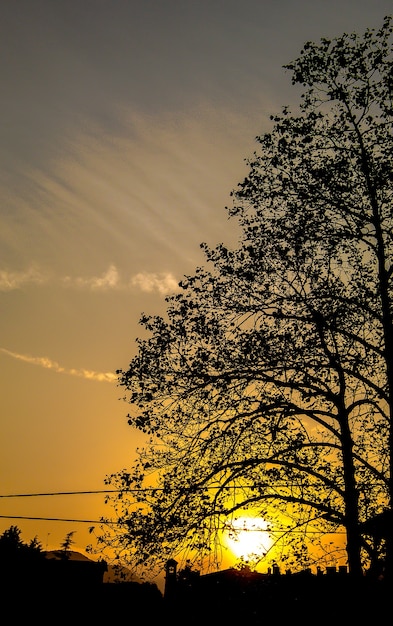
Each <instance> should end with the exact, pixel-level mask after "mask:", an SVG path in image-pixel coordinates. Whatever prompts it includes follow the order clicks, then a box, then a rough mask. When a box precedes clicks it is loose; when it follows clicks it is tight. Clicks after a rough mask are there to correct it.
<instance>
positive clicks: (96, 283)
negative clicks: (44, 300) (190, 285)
mask: <svg viewBox="0 0 393 626" xmlns="http://www.w3.org/2000/svg"><path fill="white" fill-rule="evenodd" d="M50 280H52V281H56V278H55V277H54V276H50V275H49V273H45V272H43V271H41V270H38V269H36V268H29V269H27V270H26V271H24V272H16V271H12V270H0V291H3V292H5V291H15V290H17V289H22V288H23V287H26V286H28V285H38V286H42V285H45V284H48V283H49V282H50ZM57 282H58V283H59V284H60V285H64V286H65V287H71V288H72V287H73V288H77V289H84V288H85V289H87V290H88V291H102V292H104V291H116V290H117V291H125V290H128V291H130V290H135V289H138V290H140V291H143V292H145V293H153V292H156V293H159V294H160V295H167V294H168V293H173V292H175V291H178V289H179V281H178V280H177V279H176V278H175V276H173V274H171V273H170V272H161V273H157V272H138V273H137V274H135V275H133V276H131V278H130V279H129V280H122V278H121V276H120V273H119V271H118V269H117V267H116V266H115V265H114V264H111V265H110V266H109V267H108V269H107V270H106V271H105V272H103V274H101V275H100V276H76V277H73V276H65V277H63V278H60V280H59V281H57Z"/></svg>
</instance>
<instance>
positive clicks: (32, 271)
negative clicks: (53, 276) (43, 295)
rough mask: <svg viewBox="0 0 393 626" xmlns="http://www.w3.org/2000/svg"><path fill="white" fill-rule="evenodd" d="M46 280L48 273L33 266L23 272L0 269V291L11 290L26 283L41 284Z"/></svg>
mask: <svg viewBox="0 0 393 626" xmlns="http://www.w3.org/2000/svg"><path fill="white" fill-rule="evenodd" d="M48 280H49V276H48V274H46V273H44V272H42V271H41V270H39V269H37V268H35V267H30V268H28V269H27V270H25V271H24V272H15V271H9V270H0V291H13V290H15V289H20V288H21V287H24V286H25V285H28V284H35V285H42V284H44V283H46V282H48Z"/></svg>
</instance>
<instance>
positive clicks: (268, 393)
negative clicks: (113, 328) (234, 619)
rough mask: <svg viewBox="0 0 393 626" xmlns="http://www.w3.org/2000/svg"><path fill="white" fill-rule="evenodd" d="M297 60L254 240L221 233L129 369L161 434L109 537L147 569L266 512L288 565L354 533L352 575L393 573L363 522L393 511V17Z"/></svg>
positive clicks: (137, 413) (214, 546)
mask: <svg viewBox="0 0 393 626" xmlns="http://www.w3.org/2000/svg"><path fill="white" fill-rule="evenodd" d="M286 68H287V69H288V70H290V71H291V72H292V82H293V84H299V85H301V86H302V87H303V91H304V92H303V95H302V98H301V101H300V104H299V109H298V111H297V112H296V113H292V112H291V111H290V110H289V109H288V108H287V107H284V108H283V110H282V112H281V113H279V114H277V115H273V116H272V117H271V130H270V132H267V133H265V134H263V135H261V136H259V137H257V142H258V148H257V150H256V152H255V154H254V155H253V157H252V158H250V159H249V161H248V165H249V174H248V176H247V177H246V179H245V180H244V181H243V182H242V183H241V184H239V186H238V188H237V189H236V190H235V191H234V192H233V193H232V197H233V206H231V207H230V208H229V209H228V212H229V215H230V217H231V218H232V219H237V220H238V222H239V225H240V229H241V235H240V238H239V244H238V247H237V248H235V249H229V248H228V247H227V246H225V245H224V244H219V245H217V247H215V248H213V249H211V248H209V247H208V246H207V245H205V244H202V247H203V249H204V252H205V255H206V266H205V267H199V268H197V269H196V271H195V274H194V275H192V276H187V277H185V278H184V280H183V281H182V282H181V283H180V287H181V290H180V293H178V294H175V295H173V296H169V297H168V298H167V315H166V316H165V317H161V316H147V315H142V317H141V320H140V323H141V325H142V327H143V328H144V329H145V331H147V333H148V338H147V339H139V340H138V342H137V348H138V349H137V354H136V356H135V357H133V358H132V360H131V363H130V366H129V369H127V370H125V371H124V370H119V371H118V375H119V383H120V385H121V386H123V387H124V389H125V399H127V401H129V403H130V404H131V407H132V408H131V409H130V413H129V415H128V420H129V424H130V425H131V426H132V427H134V428H137V429H139V430H140V431H142V432H144V433H146V435H147V437H148V443H147V444H146V447H145V448H143V449H141V450H139V457H138V460H137V461H136V463H135V465H134V466H133V467H132V468H131V470H127V469H124V470H123V471H120V472H118V473H116V474H113V475H111V476H108V477H107V479H106V482H107V484H111V485H112V486H113V487H115V488H116V489H118V490H119V491H120V493H119V494H117V495H116V496H109V497H108V502H109V503H110V504H111V505H113V507H114V510H115V514H116V516H117V519H118V522H119V524H120V530H116V531H115V532H109V533H107V532H105V531H104V530H103V532H102V535H100V536H99V543H100V544H101V545H103V544H105V545H110V546H112V548H114V549H115V550H116V551H117V554H118V555H119V556H121V558H123V559H125V560H126V561H127V562H129V563H137V564H140V565H142V566H144V567H146V566H147V565H149V566H150V567H154V566H155V565H157V567H162V564H163V563H164V562H165V560H166V559H167V558H169V557H172V556H174V555H176V554H184V555H185V558H192V556H193V555H194V556H195V555H197V556H198V558H200V559H204V558H210V559H213V560H217V561H219V559H220V552H219V543H220V536H222V532H223V531H224V529H225V527H226V526H228V524H230V520H231V519H233V517H234V516H237V515H239V516H240V515H242V514H244V512H245V511H251V512H252V514H254V515H258V516H261V517H263V518H264V519H266V520H270V522H271V529H272V535H273V537H274V539H275V541H276V545H275V558H276V559H278V560H280V561H281V562H282V563H284V564H287V565H290V566H292V567H293V566H296V561H298V563H299V565H301V566H304V565H305V564H310V563H311V559H313V558H316V555H317V554H318V545H320V546H323V551H324V552H323V553H324V554H325V555H326V554H327V552H328V551H329V545H328V543H327V542H326V541H325V539H324V538H326V533H334V532H336V531H343V532H345V535H346V559H347V563H348V567H349V571H350V573H351V574H352V575H354V576H360V575H362V574H363V572H364V570H365V569H366V570H367V569H370V568H371V567H372V566H373V565H375V563H376V562H377V561H378V562H381V560H382V562H383V563H384V575H385V576H386V577H388V576H391V574H392V559H393V538H392V532H393V531H392V527H391V526H390V528H389V529H388V530H387V532H386V533H385V534H384V535H383V536H379V537H378V538H375V537H374V536H373V535H372V534H370V533H366V532H364V530H362V529H364V524H365V523H366V522H367V521H368V520H372V519H373V518H374V517H375V516H377V515H379V514H380V513H381V512H382V511H383V510H384V509H389V510H391V507H392V478H391V477H392V476H393V472H392V399H391V391H392V388H393V326H392V272H393V270H392V267H393V266H392V252H393V249H392V235H393V231H392V197H393V170H392V160H393V151H392V117H393V112H392V90H393V79H392V76H393V73H392V68H393V60H392V22H391V18H390V17H386V18H385V19H384V21H383V24H382V26H381V28H379V29H368V30H367V31H366V32H365V33H364V34H363V35H358V34H356V33H352V34H343V35H342V36H340V37H337V38H335V39H333V40H327V39H322V40H321V41H320V42H319V43H312V42H308V43H306V44H305V45H304V47H303V49H302V51H301V54H300V56H299V57H298V58H297V59H296V60H295V61H293V62H292V63H290V64H288V65H287V66H286ZM228 520H229V521H228ZM310 531H312V532H313V534H312V535H310ZM220 533H221V535H220ZM301 533H303V534H301ZM310 537H311V539H310ZM327 557H328V558H333V556H332V555H331V554H330V555H329V554H327Z"/></svg>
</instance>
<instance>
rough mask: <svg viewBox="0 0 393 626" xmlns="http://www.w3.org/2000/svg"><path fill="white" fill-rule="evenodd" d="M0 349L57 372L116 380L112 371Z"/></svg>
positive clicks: (103, 380)
mask: <svg viewBox="0 0 393 626" xmlns="http://www.w3.org/2000/svg"><path fill="white" fill-rule="evenodd" d="M0 351H1V352H3V353H4V354H7V355H8V356H11V357H12V358H14V359H18V360H19V361H24V362H25V363H31V364H32V365H38V366H39V367H43V368H45V369H49V370H53V371H55V372H57V373H58V374H69V375H71V376H78V377H79V378H87V379H88V380H96V381H98V382H107V383H113V382H115V381H116V380H117V376H116V374H114V373H112V372H94V371H93V370H87V369H76V368H66V367H63V366H61V365H59V363H57V362H56V361H53V360H52V359H49V358H48V357H46V356H42V357H37V356H31V355H28V354H19V353H18V352H12V351H11V350H7V349H6V348H0Z"/></svg>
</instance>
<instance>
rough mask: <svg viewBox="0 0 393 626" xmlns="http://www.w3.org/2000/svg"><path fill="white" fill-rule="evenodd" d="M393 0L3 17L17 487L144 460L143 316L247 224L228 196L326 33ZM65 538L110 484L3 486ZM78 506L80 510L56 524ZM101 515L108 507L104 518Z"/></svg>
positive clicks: (4, 238)
mask: <svg viewBox="0 0 393 626" xmlns="http://www.w3.org/2000/svg"><path fill="white" fill-rule="evenodd" d="M389 12H391V1H390V0H389V1H386V0H375V1H374V2H373V3H371V2H369V0H341V1H339V0H331V1H329V2H327V1H325V0H313V1H311V0H299V1H298V2H292V1H290V0H284V1H281V2H274V1H273V0H243V2H241V3H239V2H236V1H235V0H225V1H220V0H200V1H199V2H191V1H188V0H167V1H166V2H161V1H159V0H148V1H146V2H143V3H142V2H139V1H136V0H135V1H133V0H124V1H123V0H111V1H110V2H109V0H108V1H105V0H103V1H97V0H57V1H56V2H53V0H35V1H34V2H31V1H30V0H12V2H7V3H3V5H2V17H1V20H0V41H1V50H2V51H1V54H0V65H1V76H2V80H1V82H2V91H3V94H2V98H1V99H0V113H1V119H2V121H3V124H2V125H1V142H0V165H1V178H0V196H1V202H0V244H1V245H0V303H1V316H2V317H1V319H2V324H1V328H0V367H1V374H2V375H1V394H0V429H1V431H0V446H1V450H0V464H1V465H0V476H1V488H0V495H1V496H11V495H12V496H13V495H17V494H35V493H41V494H42V493H59V492H76V491H94V490H102V489H104V488H105V485H104V478H105V476H106V475H107V474H110V473H112V472H116V471H119V470H121V469H123V468H125V467H127V466H129V465H130V463H131V462H132V459H133V457H134V452H135V449H136V447H137V446H138V445H141V444H142V443H143V438H142V437H141V435H140V434H138V433H136V432H134V431H132V430H131V429H130V428H129V427H128V426H127V420H126V414H127V411H128V406H127V405H126V404H125V403H124V402H121V401H120V400H119V397H120V396H121V395H122V392H121V389H119V388H118V387H117V386H116V377H115V371H116V369H118V368H125V367H127V365H128V363H129V361H130V359H131V358H132V356H133V355H134V353H135V343H134V339H135V337H137V336H138V334H139V328H138V319H139V315H140V313H141V312H142V311H143V312H148V313H161V312H163V311H164V301H163V298H164V295H165V294H167V293H170V292H172V291H173V290H174V289H175V288H176V284H177V282H178V281H179V280H180V279H181V277H182V276H183V274H187V273H191V272H193V270H194V268H195V266H196V265H197V264H199V263H201V262H202V256H201V252H200V248H199V244H200V242H202V241H207V242H208V243H209V244H211V245H213V244H215V243H218V242H220V241H226V242H231V241H234V240H235V238H236V233H237V231H236V228H235V225H234V224H233V225H232V224H229V223H228V220H227V216H226V213H225V205H226V204H228V203H229V202H230V198H229V194H230V191H231V190H232V189H233V188H234V187H235V186H236V185H237V183H238V182H240V181H241V179H242V178H243V176H244V175H245V173H246V165H245V163H244V159H245V158H246V157H247V156H251V154H252V151H253V150H254V145H255V144H254V137H255V136H256V135H257V134H259V133H262V132H263V131H264V130H266V129H267V128H268V126H269V115H270V113H274V112H275V111H277V110H279V109H280V108H281V106H282V105H285V104H291V102H297V92H296V90H294V88H292V87H291V85H290V77H289V76H288V75H286V73H285V72H284V70H283V69H282V65H283V64H284V63H286V62H289V61H291V60H292V59H293V58H295V57H296V56H297V55H298V53H299V52H300V49H301V47H302V45H303V43H304V42H305V41H306V40H310V39H311V40H318V39H319V38H321V37H325V36H326V37H334V36H336V35H339V34H341V33H342V32H344V31H348V30H350V31H353V30H357V31H363V30H364V29H365V28H367V27H369V26H370V27H374V26H379V25H380V24H381V23H382V19H383V16H384V15H386V14H388V13H389ZM0 515H1V517H0V533H1V532H4V530H5V529H7V528H9V526H10V525H12V524H13V525H17V526H18V527H19V528H20V529H21V530H22V539H24V540H26V541H27V540H30V539H31V538H33V537H34V536H38V539H39V540H40V541H41V543H42V544H43V547H44V548H49V549H51V548H58V547H59V545H60V543H61V542H62V541H63V539H64V537H65V535H66V534H67V533H68V532H71V531H75V535H74V540H75V542H76V544H75V547H76V548H77V549H80V550H81V551H84V549H85V547H86V545H87V544H88V543H90V541H91V536H90V535H89V534H88V532H87V530H88V527H89V526H91V525H92V524H91V522H94V521H95V520H98V519H99V517H100V516H101V515H105V516H108V517H109V516H110V515H111V511H110V510H108V507H107V506H105V505H104V497H103V495H102V494H100V495H87V494H85V495H69V496H66V495H61V496H60V495H57V496H55V495H53V496H40V497H31V496H30V497H1V498H0ZM19 517H31V518H60V519H64V520H86V522H77V521H45V520H39V519H19ZM87 522H88V523H87Z"/></svg>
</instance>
